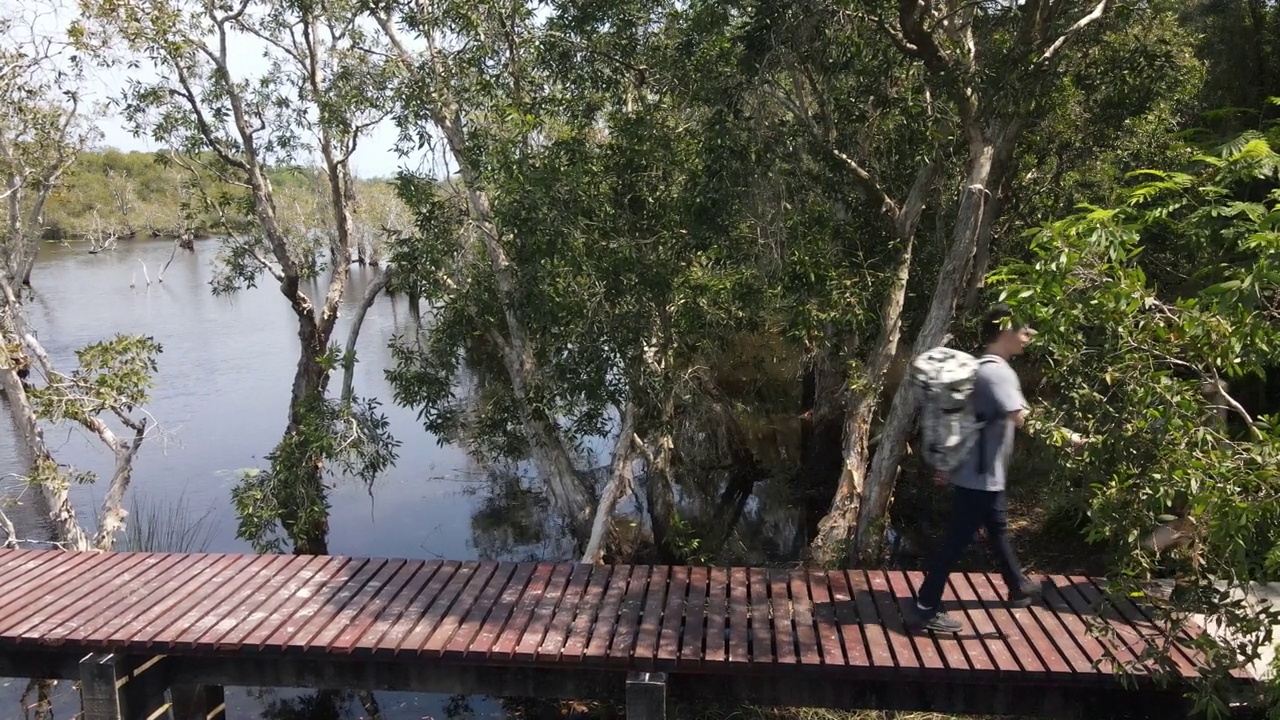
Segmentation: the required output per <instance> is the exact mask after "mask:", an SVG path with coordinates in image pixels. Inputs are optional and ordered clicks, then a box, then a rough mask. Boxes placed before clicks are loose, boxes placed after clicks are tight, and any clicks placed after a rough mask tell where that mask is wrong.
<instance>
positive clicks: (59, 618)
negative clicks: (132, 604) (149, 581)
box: [4, 553, 167, 643]
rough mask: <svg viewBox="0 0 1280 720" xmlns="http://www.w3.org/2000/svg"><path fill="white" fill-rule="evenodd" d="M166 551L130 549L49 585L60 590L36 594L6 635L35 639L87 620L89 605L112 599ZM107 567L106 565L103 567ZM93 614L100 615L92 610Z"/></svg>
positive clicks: (28, 641) (52, 588)
mask: <svg viewBox="0 0 1280 720" xmlns="http://www.w3.org/2000/svg"><path fill="white" fill-rule="evenodd" d="M166 557H167V556H166V555H143V554H134V553H129V554H128V556H127V557H125V558H123V559H122V561H121V562H120V563H118V564H116V563H112V564H111V565H109V566H108V565H106V563H104V564H103V565H102V566H91V567H93V570H94V573H93V574H92V575H88V576H73V577H72V578H70V579H69V582H67V584H66V585H60V586H52V585H51V586H47V589H46V593H56V594H55V595H54V596H53V597H47V599H46V598H44V597H36V598H32V599H31V601H30V604H31V606H32V608H31V612H28V613H25V617H23V618H22V619H21V620H17V621H15V622H13V623H12V624H11V625H10V630H8V631H7V632H6V634H5V636H4V637H5V638H6V639H7V638H8V637H10V635H9V633H12V637H13V639H14V640H15V641H16V642H19V643H23V642H27V643H30V642H34V641H35V639H36V638H41V639H42V638H44V637H45V636H46V635H48V634H49V632H50V631H52V630H54V629H55V628H58V627H59V626H62V625H64V624H70V626H71V627H74V625H76V624H79V623H80V622H83V617H84V613H85V611H86V610H87V609H89V608H93V607H95V606H96V605H101V604H103V603H105V602H109V600H108V598H110V597H111V596H112V595H115V594H117V593H119V592H120V589H121V588H123V587H124V586H126V585H128V584H129V583H131V582H134V581H135V580H136V578H137V577H138V576H139V575H142V574H145V573H146V572H147V571H148V570H151V569H152V568H154V567H155V566H156V565H157V564H158V563H159V562H161V561H162V560H164V559H166ZM103 568H105V569H103ZM90 616H91V617H95V616H97V614H96V613H92V614H91V615H90Z"/></svg>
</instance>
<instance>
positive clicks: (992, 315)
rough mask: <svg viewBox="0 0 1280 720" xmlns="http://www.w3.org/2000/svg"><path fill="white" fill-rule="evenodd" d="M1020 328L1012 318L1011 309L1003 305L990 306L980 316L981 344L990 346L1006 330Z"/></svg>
mask: <svg viewBox="0 0 1280 720" xmlns="http://www.w3.org/2000/svg"><path fill="white" fill-rule="evenodd" d="M1020 327H1022V325H1021V324H1020V323H1019V322H1018V321H1017V320H1016V319H1015V318H1014V317H1013V309H1012V308H1010V307H1009V306H1008V305H1006V304H1004V303H997V304H995V305H992V306H991V308H990V309H988V310H987V312H986V314H985V315H983V316H982V343H983V344H984V345H990V344H991V343H993V342H995V341H996V338H998V337H1000V333H1001V332H1003V331H1004V330H1005V329H1007V328H1013V329H1014V330H1016V329H1018V328H1020Z"/></svg>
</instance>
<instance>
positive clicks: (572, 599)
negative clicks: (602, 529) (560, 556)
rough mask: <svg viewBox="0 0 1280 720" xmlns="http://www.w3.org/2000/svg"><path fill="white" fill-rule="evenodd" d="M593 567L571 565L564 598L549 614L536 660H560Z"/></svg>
mask: <svg viewBox="0 0 1280 720" xmlns="http://www.w3.org/2000/svg"><path fill="white" fill-rule="evenodd" d="M595 568H596V566H595V565H583V564H575V565H574V566H573V574H572V575H570V576H569V584H568V585H567V586H566V587H565V589H564V598H563V599H562V600H561V601H560V604H559V605H558V606H556V610H555V612H554V613H553V614H552V615H551V619H550V620H549V621H548V626H547V634H546V636H544V637H543V638H542V642H541V643H540V644H539V645H538V650H537V652H536V653H535V658H536V659H537V660H538V662H544V661H550V662H558V661H559V660H560V655H561V654H562V653H563V652H564V646H565V641H566V640H567V639H568V637H569V629H570V627H572V626H573V621H574V619H575V618H577V616H578V611H579V610H580V609H581V606H582V594H583V592H585V591H586V588H587V583H588V582H590V580H591V573H592V572H593V571H594V570H595Z"/></svg>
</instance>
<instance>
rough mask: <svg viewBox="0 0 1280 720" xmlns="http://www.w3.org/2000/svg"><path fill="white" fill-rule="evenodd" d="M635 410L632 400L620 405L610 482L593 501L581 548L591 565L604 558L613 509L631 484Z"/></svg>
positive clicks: (584, 558)
mask: <svg viewBox="0 0 1280 720" xmlns="http://www.w3.org/2000/svg"><path fill="white" fill-rule="evenodd" d="M635 418H636V410H635V407H634V406H633V405H632V404H631V403H626V406H625V407H623V408H622V409H621V416H620V418H619V420H620V421H621V422H620V424H619V429H618V439H617V441H616V442H615V443H614V444H613V463H612V465H611V467H610V470H609V482H608V483H607V484H606V485H605V487H604V492H602V493H600V502H599V503H598V504H597V505H596V516H595V520H594V521H593V522H592V523H591V537H590V538H589V539H588V540H587V547H586V549H584V550H583V551H582V562H583V563H584V564H588V565H593V564H596V563H599V562H603V559H604V552H605V539H606V537H607V536H608V533H609V530H610V529H611V528H612V527H613V509H614V508H615V507H616V506H617V504H618V500H620V499H622V495H623V494H624V493H626V491H627V488H628V487H630V485H631V479H632V478H631V459H632V456H633V448H634V447H635V436H636V420H635Z"/></svg>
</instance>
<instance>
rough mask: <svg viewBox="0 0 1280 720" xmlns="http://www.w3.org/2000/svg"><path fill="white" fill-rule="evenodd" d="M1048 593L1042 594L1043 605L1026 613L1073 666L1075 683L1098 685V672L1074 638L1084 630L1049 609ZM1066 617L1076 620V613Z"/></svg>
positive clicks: (1035, 606)
mask: <svg viewBox="0 0 1280 720" xmlns="http://www.w3.org/2000/svg"><path fill="white" fill-rule="evenodd" d="M1045 594H1046V593H1043V592H1042V593H1041V604H1040V605H1043V606H1040V605H1036V604H1033V605H1032V606H1031V607H1030V608H1027V610H1026V612H1027V614H1029V615H1030V617H1031V618H1032V619H1033V620H1034V621H1035V622H1036V623H1037V624H1039V626H1040V628H1041V629H1042V630H1043V631H1044V634H1045V637H1047V638H1049V640H1050V641H1051V642H1052V643H1053V645H1054V647H1055V648H1057V650H1058V654H1059V655H1061V656H1062V658H1063V659H1064V660H1066V661H1067V664H1068V665H1070V666H1071V670H1072V672H1073V673H1075V678H1074V679H1075V681H1076V682H1080V683H1085V684H1090V685H1096V684H1098V682H1099V681H1100V680H1101V677H1102V676H1101V675H1100V674H1099V673H1098V670H1097V669H1096V668H1095V667H1094V666H1093V664H1092V663H1091V662H1090V659H1089V658H1088V657H1086V656H1085V654H1084V652H1083V651H1082V650H1081V648H1080V645H1079V644H1078V642H1077V640H1076V639H1075V638H1074V637H1073V635H1075V634H1076V633H1077V632H1080V633H1083V632H1084V628H1083V627H1082V626H1078V625H1070V624H1068V623H1067V622H1066V617H1064V614H1063V613H1059V612H1056V611H1054V610H1053V609H1052V608H1051V607H1049V603H1048V601H1047V600H1046V599H1045V598H1044V595H1045ZM1065 616H1069V617H1071V618H1072V619H1074V618H1075V615H1074V613H1072V612H1071V611H1070V610H1068V611H1067V612H1066V613H1065Z"/></svg>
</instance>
